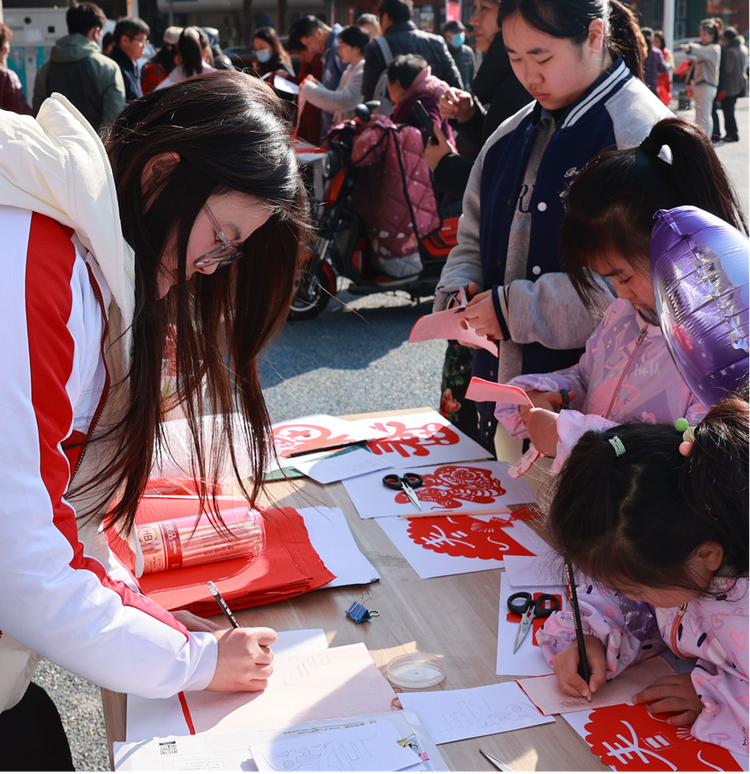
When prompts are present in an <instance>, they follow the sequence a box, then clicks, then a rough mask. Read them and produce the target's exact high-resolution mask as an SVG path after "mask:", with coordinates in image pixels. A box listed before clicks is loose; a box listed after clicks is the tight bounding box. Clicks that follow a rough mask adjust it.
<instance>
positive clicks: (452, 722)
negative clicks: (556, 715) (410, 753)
mask: <svg viewBox="0 0 750 774" xmlns="http://www.w3.org/2000/svg"><path fill="white" fill-rule="evenodd" d="M399 698H400V699H401V704H402V705H403V706H404V709H410V710H413V711H414V712H416V713H417V715H419V717H420V718H422V722H423V723H424V724H425V726H427V730H428V731H429V732H430V736H431V737H432V739H433V741H434V742H435V744H444V743H446V742H456V741H458V740H459V739H473V738H474V737H477V736H489V735H490V734H499V733H502V732H504V731H517V730H518V729H519V728H528V727H529V726H539V725H543V724H544V723H549V722H550V721H553V718H546V717H544V715H542V713H541V712H539V710H538V709H537V708H536V707H534V706H533V704H532V703H531V702H530V701H529V700H528V698H527V697H526V696H525V694H524V693H523V691H522V690H521V689H520V688H518V686H517V685H516V684H515V683H514V682H512V681H511V682H507V683H497V684H496V685H484V686H481V687H479V688H465V689H463V690H458V691H420V692H419V693H416V692H415V693H402V694H399Z"/></svg>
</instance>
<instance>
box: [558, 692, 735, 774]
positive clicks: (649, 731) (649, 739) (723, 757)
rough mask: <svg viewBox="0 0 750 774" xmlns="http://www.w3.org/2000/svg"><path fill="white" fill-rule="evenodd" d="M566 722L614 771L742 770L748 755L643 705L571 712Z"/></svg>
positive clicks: (619, 705) (626, 705)
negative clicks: (703, 739)
mask: <svg viewBox="0 0 750 774" xmlns="http://www.w3.org/2000/svg"><path fill="white" fill-rule="evenodd" d="M563 718H564V719H565V721H566V722H567V723H568V724H569V725H570V726H571V727H572V728H573V730H574V731H575V732H576V733H577V734H578V735H579V736H580V737H581V738H582V739H584V740H585V742H586V743H587V744H588V745H589V747H591V752H592V753H594V755H597V756H598V757H599V758H601V760H602V763H604V764H605V765H606V766H609V767H610V768H611V769H612V770H613V771H747V770H748V765H749V764H750V759H748V757H747V756H745V755H734V754H732V753H730V752H729V751H728V750H726V749H725V748H723V747H719V746H718V745H715V744H710V743H709V742H701V741H699V740H697V739H695V738H694V737H693V736H692V735H691V733H690V729H689V728H685V727H679V726H671V725H669V723H667V722H666V718H664V717H663V716H660V715H652V714H651V713H650V712H649V711H648V710H647V709H646V708H645V707H644V706H643V705H642V704H639V705H633V704H617V705H614V706H612V707H600V708H599V709H595V710H590V709H587V710H583V711H581V712H570V713H568V714H567V715H563Z"/></svg>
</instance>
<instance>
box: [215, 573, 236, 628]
mask: <svg viewBox="0 0 750 774" xmlns="http://www.w3.org/2000/svg"><path fill="white" fill-rule="evenodd" d="M208 590H209V591H210V592H211V596H212V597H213V598H214V599H215V600H216V604H217V605H218V606H219V607H220V608H221V612H222V613H224V615H225V616H226V617H227V618H228V619H229V623H231V624H232V628H233V629H239V628H241V627H240V625H239V624H238V623H237V619H236V618H235V617H234V613H233V612H232V611H231V610H230V609H229V605H228V604H227V603H226V602H225V601H224V597H222V596H221V594H220V593H219V589H217V588H216V584H215V583H214V582H213V581H209V582H208Z"/></svg>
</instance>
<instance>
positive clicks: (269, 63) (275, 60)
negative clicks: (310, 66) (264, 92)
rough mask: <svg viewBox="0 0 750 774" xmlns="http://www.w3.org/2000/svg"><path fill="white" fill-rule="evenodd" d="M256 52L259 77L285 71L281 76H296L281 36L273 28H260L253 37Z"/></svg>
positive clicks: (256, 67)
mask: <svg viewBox="0 0 750 774" xmlns="http://www.w3.org/2000/svg"><path fill="white" fill-rule="evenodd" d="M253 49H254V50H255V60H256V62H257V64H256V66H255V69H256V70H257V72H258V75H260V76H263V75H266V74H267V73H275V72H277V71H278V70H281V71H283V72H282V73H279V74H280V75H291V76H294V67H293V66H292V60H291V59H290V58H289V54H287V52H286V51H285V50H284V46H283V45H281V41H280V40H279V34H278V32H276V30H275V29H274V28H273V27H259V28H258V29H257V30H255V35H254V36H253Z"/></svg>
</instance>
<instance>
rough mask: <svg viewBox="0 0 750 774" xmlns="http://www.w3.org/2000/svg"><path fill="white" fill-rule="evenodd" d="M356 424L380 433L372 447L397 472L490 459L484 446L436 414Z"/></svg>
mask: <svg viewBox="0 0 750 774" xmlns="http://www.w3.org/2000/svg"><path fill="white" fill-rule="evenodd" d="M354 424H358V425H360V426H361V427H362V428H364V429H365V430H371V431H375V432H377V433H380V436H379V440H377V441H372V442H371V443H370V444H369V446H370V448H371V449H372V451H373V452H374V453H375V454H377V455H383V456H384V458H385V459H387V460H388V461H389V464H390V466H391V467H393V469H394V470H407V467H406V466H412V465H421V466H424V465H442V464H443V463H446V462H465V461H466V460H486V459H487V458H488V457H489V454H488V452H487V450H486V449H485V448H484V447H483V446H480V445H479V444H478V443H477V442H476V441H472V440H471V438H469V437H468V436H466V435H464V434H463V433H462V432H461V431H460V430H459V429H458V428H457V427H454V426H453V425H452V424H451V423H450V422H449V421H448V420H447V419H445V417H442V416H440V414H438V413H437V411H425V412H421V413H419V414H401V415H395V416H392V417H378V418H371V419H358V420H356V422H354ZM408 469H411V468H410V467H409V468H408Z"/></svg>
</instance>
